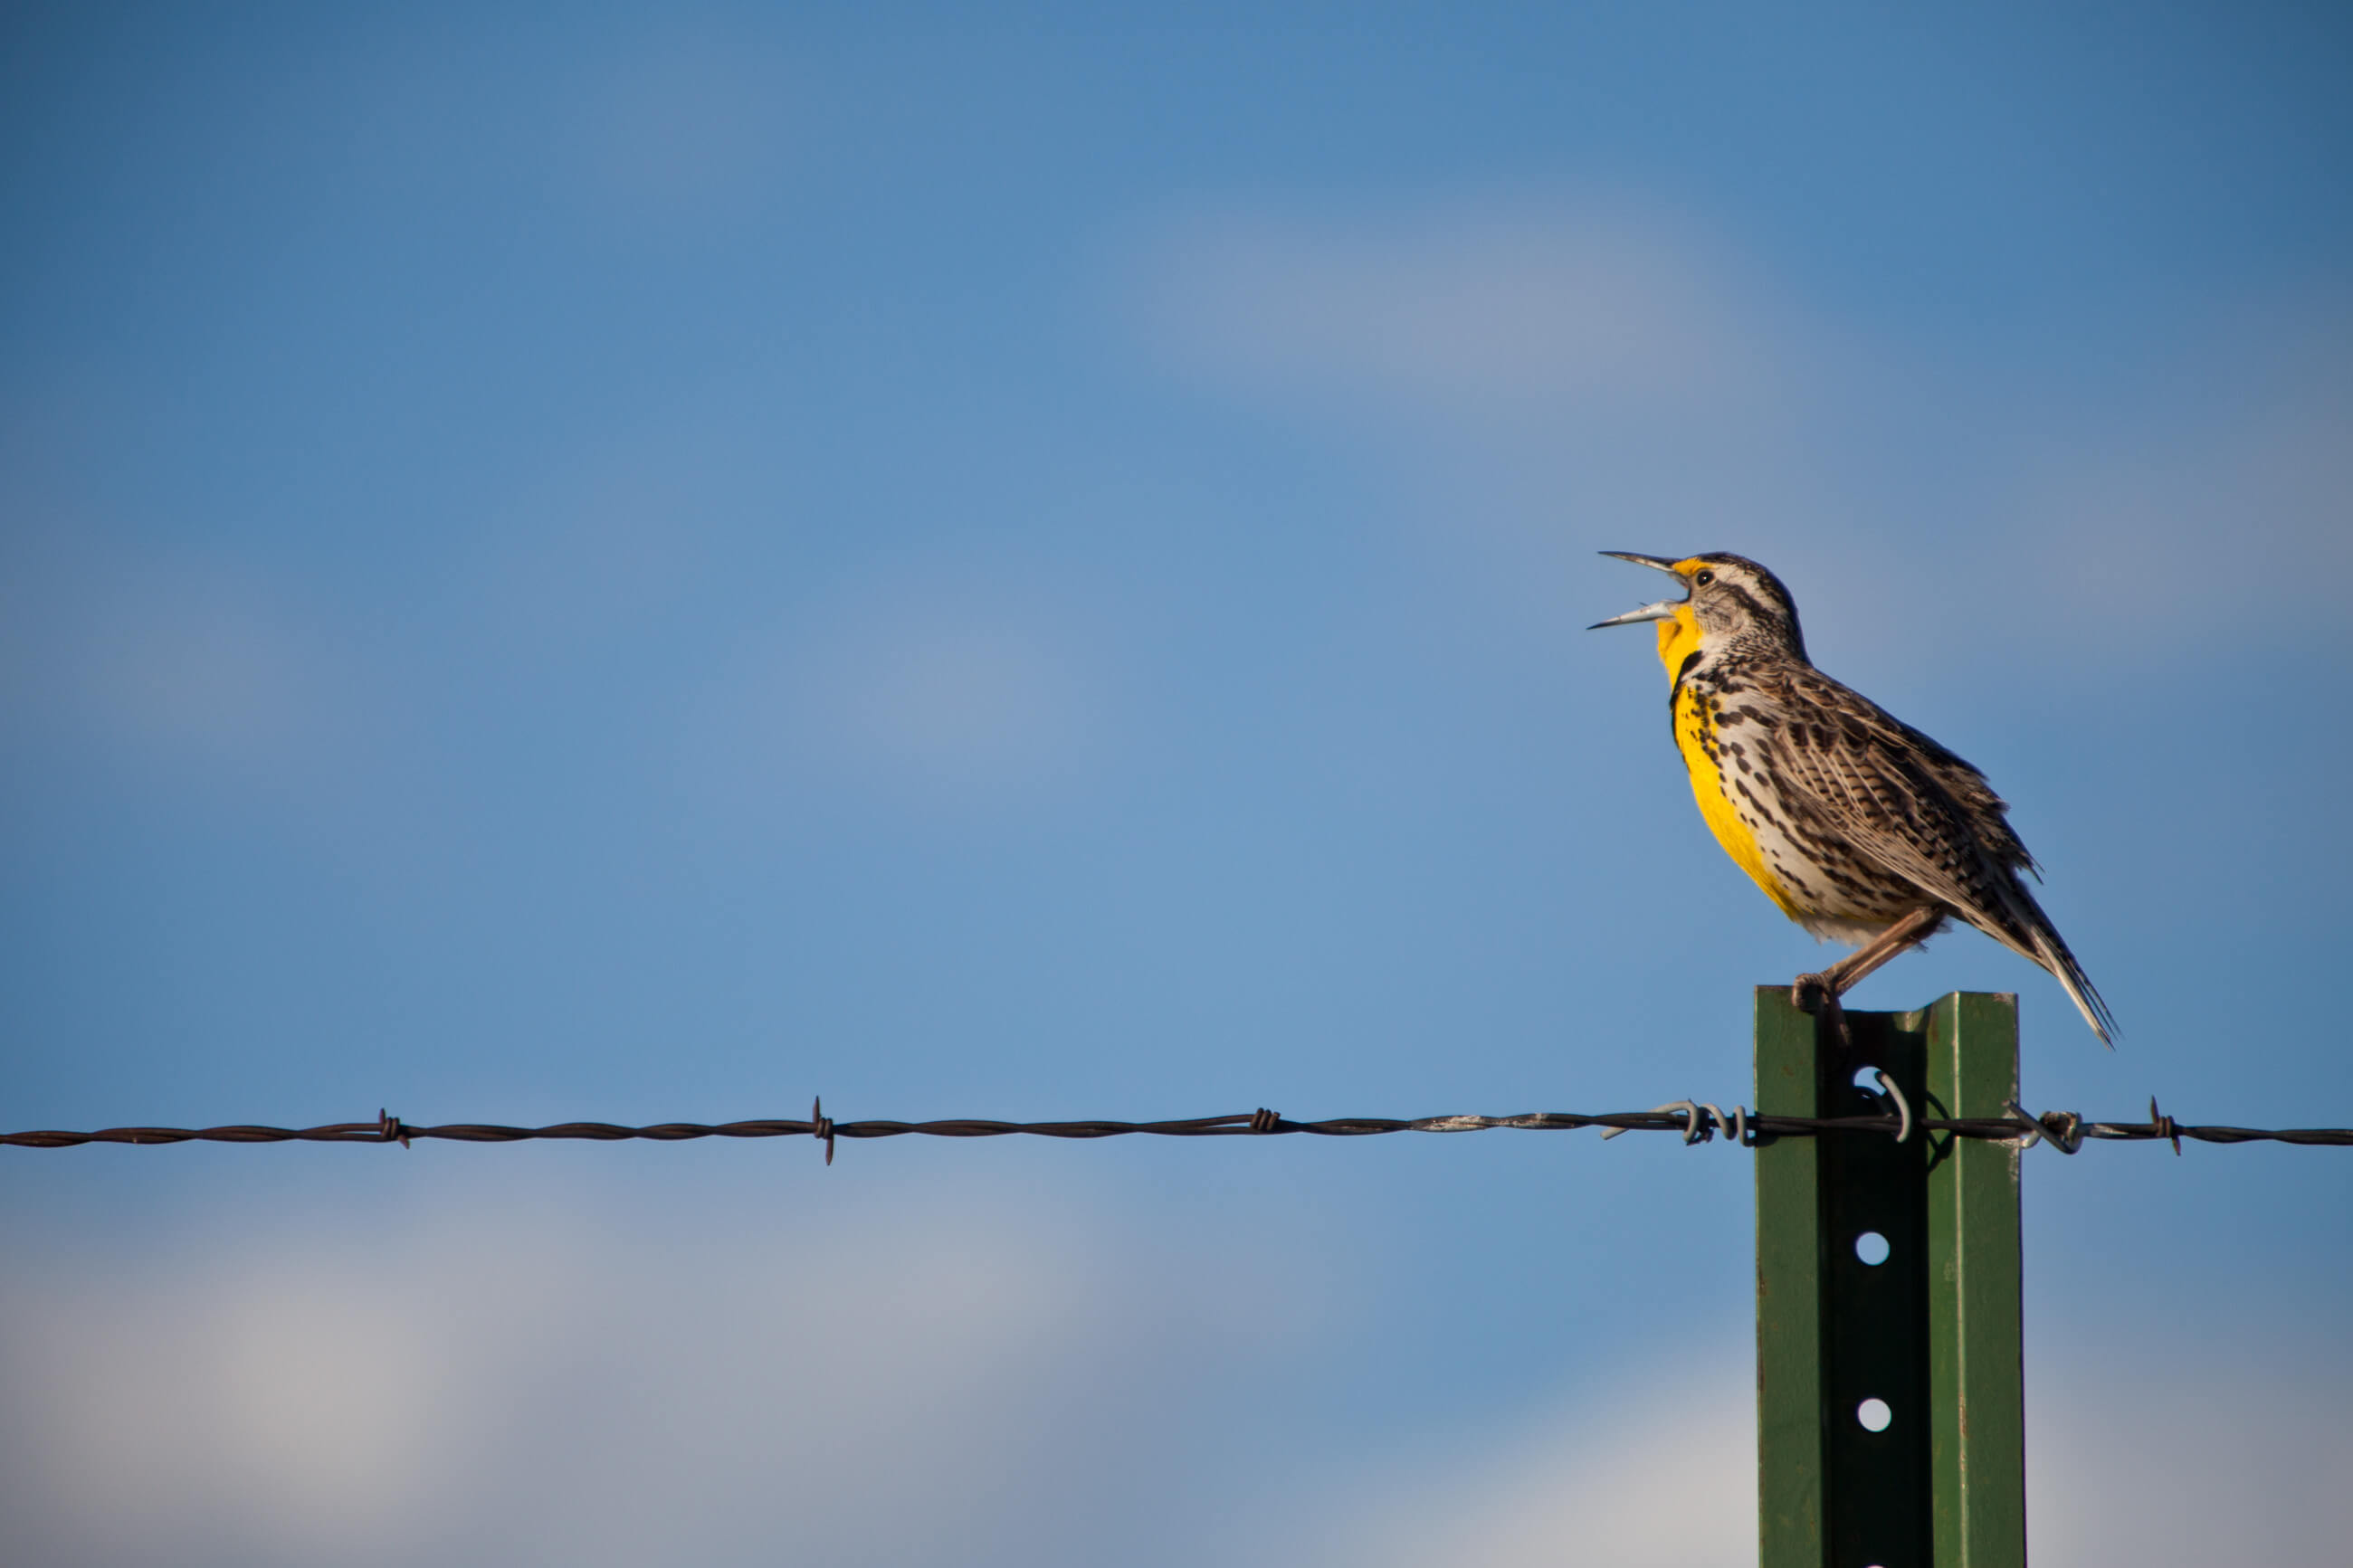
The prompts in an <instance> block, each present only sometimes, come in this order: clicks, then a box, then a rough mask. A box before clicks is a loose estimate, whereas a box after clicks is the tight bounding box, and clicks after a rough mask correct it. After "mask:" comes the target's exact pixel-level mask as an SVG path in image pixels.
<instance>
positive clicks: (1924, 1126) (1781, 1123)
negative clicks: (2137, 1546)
mask: <svg viewBox="0 0 2353 1568" xmlns="http://www.w3.org/2000/svg"><path fill="white" fill-rule="evenodd" d="M1689 1104H1690V1102H1688V1101H1683V1102H1680V1103H1679V1104H1678V1106H1677V1107H1676V1108H1675V1109H1672V1110H1620V1111H1607V1112H1601V1113H1597V1114H1587V1113H1583V1112H1578V1111H1569V1110H1539V1111H1528V1112H1525V1113H1523V1114H1521V1115H1517V1116H1419V1117H1406V1118H1400V1117H1388V1116H1342V1117H1333V1118H1330V1119H1327V1120H1324V1121H1290V1120H1288V1119H1286V1118H1284V1117H1282V1116H1280V1115H1278V1114H1277V1113H1275V1112H1273V1111H1271V1110H1257V1111H1253V1112H1248V1113H1243V1114H1240V1115H1233V1116H1203V1117H1195V1118H1191V1119H1189V1120H1180V1121H984V1120H978V1119H971V1118H955V1119H949V1120H944V1121H833V1120H832V1119H830V1118H828V1117H826V1116H823V1115H821V1114H814V1115H813V1116H812V1118H811V1119H810V1120H808V1121H721V1122H703V1121H661V1122H655V1123H652V1124H650V1125H648V1126H643V1127H629V1126H624V1125H621V1124H620V1123H617V1122H612V1121H559V1122H556V1123H554V1125H552V1126H546V1127H510V1126H506V1125H503V1124H501V1123H498V1122H486V1121H452V1122H446V1123H443V1124H441V1125H439V1126H433V1127H419V1126H414V1125H411V1124H410V1123H408V1122H406V1121H401V1120H400V1119H399V1118H398V1117H396V1116H392V1115H389V1114H379V1115H378V1117H377V1118H376V1120H375V1121H337V1122H331V1123H329V1124H327V1125H325V1126H322V1127H267V1126H259V1125H252V1124H239V1125H236V1126H228V1127H106V1128H100V1129H99V1130H98V1131H92V1132H69V1131H47V1130H36V1131H24V1132H7V1133H0V1146H13V1147H16V1148H20V1149H69V1148H76V1147H79V1146H81V1145H83V1144H89V1143H131V1144H139V1145H142V1146H143V1145H152V1144H165V1143H399V1144H402V1145H407V1144H409V1143H411V1142H414V1141H415V1140H417V1139H437V1140H439V1141H441V1142H452V1143H521V1142H533V1141H541V1140H554V1141H559V1142H625V1141H629V1140H647V1141H650V1142H663V1143H673V1142H686V1141H688V1140H691V1139H696V1138H811V1137H814V1138H818V1139H820V1140H823V1141H824V1142H826V1144H827V1150H828V1157H830V1153H831V1148H832V1142H833V1140H835V1139H866V1138H902V1137H908V1136H916V1137H925V1138H1005V1137H1017V1136H1018V1137H1030V1138H1124V1137H1129V1136H1134V1135H1143V1136H1147V1137H1155V1138H1230V1137H1265V1136H1271V1135H1280V1134H1284V1133H1307V1134H1311V1135H1314V1136H1316V1137H1323V1138H1366V1137H1377V1136H1380V1135H1382V1134H1385V1133H1390V1132H1485V1131H1528V1132H1572V1131H1577V1130H1578V1129H1580V1128H1588V1127H1599V1128H1608V1129H1616V1130H1618V1131H1626V1132H1674V1133H1680V1134H1682V1135H1683V1141H1684V1142H1687V1143H1696V1142H1708V1141H1710V1140H1711V1139H1712V1138H1714V1137H1715V1136H1716V1135H1717V1134H1718V1133H1721V1134H1723V1135H1724V1136H1725V1137H1726V1138H1735V1137H1737V1138H1738V1141H1739V1142H1744V1143H1751V1144H1753V1143H1756V1142H1761V1141H1764V1140H1767V1139H1771V1138H1804V1137H1816V1136H1820V1135H1822V1134H1825V1133H1834V1134H1835V1133H1854V1132H1866V1133H1878V1134H1881V1135H1883V1136H1887V1137H1897V1136H1900V1135H1901V1134H1903V1133H1905V1131H1911V1130H1916V1131H1922V1132H1926V1133H1931V1134H1935V1133H1947V1134H1950V1135H1952V1136H1954V1137H1959V1138H1981V1139H1989V1140H2021V1141H2027V1142H2031V1141H2032V1140H2034V1139H2035V1138H2036V1137H2037V1135H2041V1136H2042V1137H2047V1138H2049V1139H2050V1140H2051V1141H2052V1142H2054V1143H2055V1144H2056V1145H2058V1146H2059V1147H2062V1148H2064V1149H2066V1150H2067V1151H2068V1152H2073V1149H2074V1148H2075V1147H2076V1146H2078V1145H2080V1143H2081V1142H2082V1141H2083V1140H2084V1139H2100V1140H2105V1141H2109V1142H2169V1143H2171V1144H2173V1146H2174V1149H2175V1151H2176V1152H2179V1149H2180V1145H2181V1142H2182V1141H2183V1140H2188V1141H2190V1142H2199V1143H2255V1142H2272V1143H2298V1144H2307V1145H2320V1146H2326V1147H2336V1148H2353V1127H2285V1128H2262V1127H2225V1126H2192V1125H2188V1124H2185V1123H2182V1122H2179V1121H2175V1120H2174V1119H2173V1118H2172V1117H2169V1116H2161V1115H2159V1116H2152V1117H2151V1119H2150V1120H2149V1121H2146V1122H2138V1121H2084V1120H2083V1119H2082V1118H2081V1117H2079V1116H2076V1115H2074V1114H2073V1112H2069V1111H2051V1112H2047V1113H2045V1114H2044V1115H2042V1116H2040V1117H2034V1118H2031V1119H2027V1118H2022V1117H2017V1116H2012V1117H2002V1118H1986V1117H1976V1118H1969V1117H1963V1118H1941V1117H1926V1116H1913V1117H1910V1118H1909V1119H1908V1121H1907V1120H1906V1119H1905V1118H1903V1117H1900V1116H1898V1115H1896V1114H1894V1113H1890V1114H1886V1115H1877V1116H1762V1115H1757V1114H1755V1113H1753V1112H1749V1111H1746V1110H1743V1109H1740V1108H1736V1112H1737V1115H1738V1118H1739V1120H1738V1121H1736V1120H1735V1119H1734V1118H1732V1117H1726V1116H1725V1114H1724V1113H1723V1112H1722V1111H1719V1110H1715V1108H1714V1107H1713V1106H1707V1107H1704V1108H1694V1109H1691V1110H1685V1109H1683V1107H1684V1106H1687V1105H1689ZM2150 1109H2151V1110H2152V1111H2154V1110H2155V1109H2156V1108H2155V1107H2154V1106H2152V1107H2151V1108H2150ZM1744 1123H1745V1126H1744V1125H1743V1124H1744ZM1744 1132H1745V1136H1740V1134H1742V1133H1744Z"/></svg>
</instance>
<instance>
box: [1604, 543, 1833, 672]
mask: <svg viewBox="0 0 2353 1568" xmlns="http://www.w3.org/2000/svg"><path fill="white" fill-rule="evenodd" d="M1601 553H1602V554H1604V555H1608V556H1611V557H1614V558H1615V559H1617V560H1620V561H1631V562H1632V563H1634V564H1635V565H1637V566H1648V567H1650V568H1651V570H1653V571H1656V572H1665V573H1668V574H1672V576H1674V577H1675V578H1676V579H1677V580H1678V581H1680V582H1681V583H1682V584H1683V591H1684V592H1683V597H1682V598H1680V599H1661V600H1660V601H1658V602H1657V603H1656V604H1651V605H1643V606H1642V607H1641V609H1639V610H1629V611H1627V612H1626V613H1625V614H1624V615H1622V616H1610V617H1609V619H1608V620H1606V621H1599V622H1596V623H1595V624H1594V626H1592V627H1591V628H1589V629H1591V630H1594V631H1599V630H1600V629H1601V628H1602V627H1603V626H1632V625H1634V624H1635V623H1637V622H1640V621H1656V622H1658V623H1659V660H1660V662H1661V663H1662V664H1664V665H1665V666H1666V667H1667V676H1668V678H1669V679H1674V678H1676V677H1677V676H1679V675H1680V674H1681V673H1682V671H1683V666H1684V665H1685V664H1686V663H1688V662H1689V661H1690V659H1691V658H1693V656H1694V655H1705V654H1712V653H1717V652H1722V651H1725V650H1731V649H1737V650H1739V651H1742V652H1748V653H1756V654H1764V655H1770V656H1773V657H1777V658H1794V659H1796V660H1797V661H1798V662H1799V663H1800V664H1804V663H1806V662H1808V660H1807V658H1806V637H1805V633H1803V632H1802V631H1800V630H1799V627H1798V606H1797V605H1796V603H1795V602H1794V601H1793V600H1791V599H1790V597H1789V590H1788V589H1787V588H1785V587H1783V586H1782V585H1781V579H1779V578H1778V577H1776V576H1774V575H1773V574H1772V573H1770V572H1768V571H1767V570H1766V569H1765V568H1764V567H1762V566H1760V565H1758V564H1757V563H1756V562H1754V561H1751V560H1749V559H1748V558H1747V557H1746V556H1745V555H1731V554H1727V553H1725V552H1722V551H1715V552H1710V553H1708V554H1705V555H1690V556H1685V557H1684V558H1683V560H1680V561H1673V560H1670V559H1668V558H1667V557H1666V556H1663V555H1636V554H1633V553H1631V552H1628V551H1623V550H1605V551H1603V552H1601Z"/></svg>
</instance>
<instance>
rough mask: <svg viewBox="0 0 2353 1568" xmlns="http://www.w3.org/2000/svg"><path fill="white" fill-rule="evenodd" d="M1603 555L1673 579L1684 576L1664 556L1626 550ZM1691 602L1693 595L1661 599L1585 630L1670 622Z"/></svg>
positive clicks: (1611, 617) (1594, 630)
mask: <svg viewBox="0 0 2353 1568" xmlns="http://www.w3.org/2000/svg"><path fill="white" fill-rule="evenodd" d="M1601 553H1602V554H1604V555H1607V556H1609V557H1610V558H1611V559H1612V560H1616V561H1631V562H1632V563H1634V564H1635V565H1637V566H1648V567H1649V568H1651V571H1653V572H1664V573H1666V574H1668V575H1669V576H1671V577H1680V576H1681V575H1682V574H1681V573H1679V572H1677V571H1676V570H1675V563H1673V562H1672V561H1670V560H1668V559H1667V558H1666V557H1665V556H1663V555H1636V554H1634V553H1633V552H1630V551H1625V550H1605V551H1603V552H1601ZM1690 602H1691V595H1689V594H1688V593H1687V594H1685V595H1683V597H1682V598H1680V599H1661V600H1660V601H1659V602H1658V603H1656V604H1654V605H1643V606H1642V607H1641V609H1639V610H1629V611H1627V612H1626V613H1625V614H1624V615H1622V616H1610V617H1609V619H1608V620H1606V621H1596V622H1594V623H1593V624H1592V625H1591V626H1588V627H1586V628H1585V629H1586V630H1587V631H1588V632H1598V631H1599V630H1600V629H1601V628H1602V627H1604V626H1635V625H1638V624H1640V623H1641V622H1643V621H1663V620H1669V619H1672V617H1673V616H1674V613H1675V611H1676V610H1677V609H1678V608H1680V607H1681V606H1683V605H1687V604H1689V603H1690Z"/></svg>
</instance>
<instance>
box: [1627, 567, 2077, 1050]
mask: <svg viewBox="0 0 2353 1568" xmlns="http://www.w3.org/2000/svg"><path fill="white" fill-rule="evenodd" d="M1602 553H1603V554H1605V555H1609V556H1612V557H1614V558H1616V559H1618V560H1620V561H1630V562H1632V563H1635V564H1636V565H1638V566H1648V567H1650V568H1651V569H1652V570H1653V571H1658V572H1664V573H1667V574H1670V575H1672V576H1673V577H1674V578H1675V579H1676V580H1677V581H1679V582H1680V583H1681V584H1683V589H1684V596H1683V597H1682V598H1680V599H1662V600H1660V601H1658V602H1657V603H1656V604H1651V605H1643V606H1642V607H1641V609H1639V610H1629V611H1628V612H1626V614H1624V615H1622V616H1611V617H1610V618H1609V619H1608V620H1606V621H1602V622H1599V623H1598V624H1597V625H1595V626H1593V627H1591V628H1590V629H1591V630H1594V631H1599V630H1600V629H1601V627H1603V626H1633V625H1636V624H1638V623H1641V622H1644V621H1655V622H1656V623H1658V628H1659V632H1658V636H1659V661H1660V662H1661V663H1662V664H1664V665H1665V666H1666V667H1667V679H1668V680H1669V681H1671V682H1672V689H1671V690H1670V691H1669V694H1668V699H1667V706H1668V712H1669V714H1670V716H1671V718H1672V722H1673V726H1674V736H1675V747H1676V749H1677V750H1678V751H1680V752H1682V753H1683V765H1684V766H1685V767H1686V768H1688V769H1689V770H1690V772H1691V784H1692V794H1693V795H1694V796H1696V797H1697V798H1698V801H1699V810H1700V815H1701V816H1703V817H1704V818H1706V819H1707V825H1708V826H1709V828H1711V829H1712V830H1713V831H1714V832H1715V838H1716V842H1717V843H1719V844H1721V845H1723V846H1724V849H1725V853H1726V854H1728V855H1730V856H1731V857H1732V858H1733V859H1734V861H1735V862H1736V863H1737V864H1738V865H1739V867H1740V868H1741V869H1742V870H1744V871H1746V872H1747V873H1748V875H1749V876H1750V877H1751V878H1752V879H1754V880H1755V881H1756V883H1757V886H1758V887H1760V888H1762V889H1765V896H1766V897H1767V898H1769V899H1771V900H1773V901H1774V903H1776V904H1778V905H1779V906H1780V909H1781V912H1782V913H1783V914H1785V915H1788V917H1789V918H1790V919H1791V920H1793V921H1797V922H1798V923H1799V925H1801V926H1804V927H1805V928H1806V929H1807V930H1808V931H1811V932H1813V933H1814V935H1815V936H1817V937H1822V938H1829V939H1831V940H1835V941H1839V942H1853V943H1857V944H1859V945H1858V947H1857V949H1856V951H1855V952H1853V953H1852V954H1851V955H1850V956H1848V957H1846V958H1844V959H1841V960H1840V961H1839V962H1838V963H1834V964H1831V966H1830V967H1829V968H1827V969H1825V970H1822V971H1821V972H1820V973H1809V974H1801V975H1799V976H1798V981H1797V985H1796V992H1797V994H1798V997H1799V1002H1800V1005H1808V1006H1812V1005H1826V1006H1829V1007H1831V1008H1835V1007H1836V1006H1837V1005H1838V998H1839V996H1840V994H1841V993H1843V992H1844V991H1846V990H1847V989H1848V988H1849V987H1850V986H1852V985H1853V984H1855V983H1856V982H1857V981H1859V980H1861V979H1862V977H1863V976H1864V975H1866V974H1869V973H1871V972H1872V971H1873V970H1874V969H1877V968H1878V967H1879V966H1880V965H1881V964H1883V963H1886V962H1887V961H1888V960H1889V959H1891V958H1894V957H1895V956H1896V955H1897V954H1898V953H1900V952H1904V951H1905V949H1907V948H1910V947H1915V946H1917V945H1918V944H1919V943H1921V942H1926V940H1927V939H1928V938H1929V937H1930V936H1932V935H1934V934H1935V933H1936V932H1937V931H1940V930H1942V929H1943V928H1944V926H1945V924H1946V922H1947V921H1949V920H1952V919H1954V918H1955V917H1958V918H1959V919H1961V920H1964V921H1968V923H1969V924H1971V925H1973V926H1975V927H1977V928H1978V930H1979V931H1983V932H1985V933H1986V934H1987V935H1988V936H1989V937H1991V938H1993V939H1994V941H1996V942H2000V943H2001V944H2002V945H2003V946H2004V947H2007V948H2009V949H2010V950H2011V951H2012V952H2017V953H2020V954H2021V955H2022V956H2024V957H2026V958H2029V959H2031V960H2033V961H2034V962H2035V963H2039V964H2041V965H2042V967H2043V968H2045V969H2047V970H2049V971H2050V972H2051V973H2052V975H2053V976H2054V977H2055V978H2056V979H2057V980H2058V982H2059V984H2061V985H2063V986H2064V987H2066V991H2067V994H2068V995H2069V996H2070V997H2072V998H2073V1000H2074V1003H2075V1006H2076V1008H2077V1009H2078V1010H2079V1011H2081V1012H2082V1013H2083V1015H2084V1022H2085V1023H2087V1024H2089V1025H2091V1026H2092V1032H2093V1033H2094V1034H2095V1035H2097V1036H2099V1037H2100V1039H2101V1042H2102V1043H2103V1044H2106V1043H2109V1042H2110V1040H2111V1037H2112V1035H2113V1032H2114V1030H2115V1028H2116V1020H2115V1018H2114V1016H2111V1015H2110V1013H2109V1012H2108V1006H2107V1004H2106V1003H2105V1002H2103V1001H2102V1000H2101V999H2100V994H2099V992H2098V991H2097V990H2095V989H2094V988H2093V985H2092V982H2091V978H2090V977H2089V976H2088V975H2086V974H2085V973H2084V966H2083V965H2082V964H2080V963H2076V962H2075V955H2074V954H2073V953H2072V952H2069V951H2068V950H2067V944H2066V942H2063V941H2062V940H2061V939H2060V936H2059V932H2058V930H2057V929H2056V928H2055V927H2053V926H2052V923H2051V917H2050V916H2048V915H2046V914H2044V913H2043V912H2042V905H2040V904H2038V903H2036V902H2035V900H2034V895H2033V894H2032V893H2031V892H2029V891H2028V890H2027V888H2026V884H2025V883H2024V882H2023V881H2022V880H2021V879H2020V877H2019V873H2020V872H2021V871H2032V872H2034V873H2035V875H2036V878H2037V879H2038V880H2039V879H2040V878H2041V871H2040V869H2039V868H2037V867H2036V866H2035V864H2034V858H2033V857H2032V856H2031V855H2029V854H2028V853H2027V852H2026V846H2025V845H2023V844H2021V843H2020V842H2019V839H2018V835H2017V834H2016V833H2014V832H2012V831H2011V830H2010V821H2009V817H2008V816H2007V813H2008V812H2009V810H2010V807H2009V806H2008V805H2007V804H2005V803H2004V802H2003V800H2002V799H2001V797H2000V796H1999V795H1995V794H1994V793H1993V790H1992V789H1991V788H1990V787H1989V785H1988V784H1986V781H1985V775H1984V774H1982V773H1978V770H1977V769H1975V768H1973V767H1971V766H1970V765H1969V764H1968V763H1965V762H1963V761H1962V760H1961V759H1960V758H1958V757H1957V756H1955V755H1953V753H1952V752H1948V751H1947V750H1945V748H1944V747H1942V746H1940V745H1938V744H1937V743H1936V742H1934V741H1932V740H1930V739H1929V738H1928V737H1927V736H1926V735H1924V734H1922V733H1920V731H1917V730H1915V729H1914V728H1912V726H1910V725H1909V724H1906V723H1905V722H1904V721H1901V720H1899V719H1897V718H1895V717H1894V715H1893V714H1891V713H1889V712H1888V711H1887V710H1885V709H1883V708H1881V707H1880V706H1879V705H1878V704H1877V703H1875V702H1873V701H1872V700H1870V699H1869V698H1867V697H1864V696H1863V695H1862V693H1860V692H1857V691H1853V690H1850V689H1848V688H1846V687H1844V686H1842V685H1841V684H1840V683H1839V682H1837V681H1835V680H1832V679H1831V678H1830V677H1829V676H1827V675H1824V674H1823V673H1822V672H1821V671H1820V670H1819V669H1816V668H1814V667H1813V664H1812V662H1811V661H1810V660H1809V659H1808V658H1806V639H1805V637H1804V634H1803V633H1801V632H1800V631H1799V629H1798V606H1797V605H1796V604H1794V603H1793V602H1792V601H1791V600H1790V598H1789V591H1788V589H1787V588H1785V587H1783V586H1782V585H1781V580H1780V579H1779V578H1778V577H1776V576H1774V575H1773V574H1772V573H1770V572H1768V571H1767V570H1766V569H1765V568H1764V567H1762V566H1760V565H1758V564H1757V563H1756V562H1754V561H1750V560H1748V559H1746V557H1744V556H1739V555H1726V554H1722V553H1717V554H1710V555H1693V556H1688V557H1686V558H1684V559H1683V560H1680V561H1671V560H1668V559H1667V558H1665V557H1664V556H1659V555H1636V554H1632V553H1630V552H1626V551H1622V550H1605V551H1603V552H1602Z"/></svg>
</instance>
